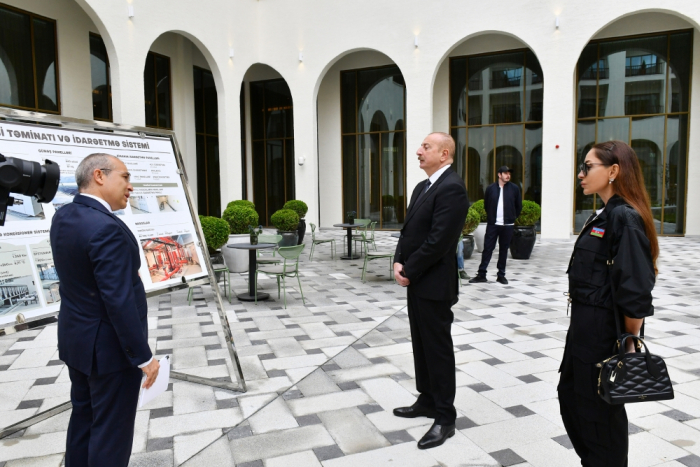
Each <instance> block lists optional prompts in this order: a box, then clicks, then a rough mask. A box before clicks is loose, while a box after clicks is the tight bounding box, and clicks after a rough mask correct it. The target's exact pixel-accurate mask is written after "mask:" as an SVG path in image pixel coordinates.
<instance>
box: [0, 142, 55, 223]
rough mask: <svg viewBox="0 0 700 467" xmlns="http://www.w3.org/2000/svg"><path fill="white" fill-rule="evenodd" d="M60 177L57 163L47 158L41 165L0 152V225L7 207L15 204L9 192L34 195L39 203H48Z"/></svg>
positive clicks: (53, 194) (3, 220) (3, 221)
mask: <svg viewBox="0 0 700 467" xmlns="http://www.w3.org/2000/svg"><path fill="white" fill-rule="evenodd" d="M60 179H61V170H60V168H59V167H58V164H57V163H55V162H52V161H50V160H48V159H46V164H45V165H41V164H39V163H38V162H31V161H25V160H24V159H18V158H16V157H5V156H3V155H2V154H0V226H3V225H5V217H6V215H7V207H8V206H10V205H12V204H15V199H14V198H13V197H12V196H10V193H17V194H20V195H24V196H34V197H36V199H37V201H39V202H40V203H50V202H51V200H52V199H53V197H54V196H56V191H57V190H58V182H59V180H60Z"/></svg>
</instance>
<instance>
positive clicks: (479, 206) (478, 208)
mask: <svg viewBox="0 0 700 467" xmlns="http://www.w3.org/2000/svg"><path fill="white" fill-rule="evenodd" d="M469 210H470V211H471V210H474V212H476V213H477V215H478V216H479V222H486V209H484V200H483V199H480V200H479V201H477V202H476V203H474V204H472V205H471V207H470V208H469Z"/></svg>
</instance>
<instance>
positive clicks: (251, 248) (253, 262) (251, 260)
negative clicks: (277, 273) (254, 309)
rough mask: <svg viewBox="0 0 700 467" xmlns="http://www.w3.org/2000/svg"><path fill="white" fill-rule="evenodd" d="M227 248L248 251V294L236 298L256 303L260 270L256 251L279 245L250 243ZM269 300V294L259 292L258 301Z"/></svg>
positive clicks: (236, 244)
mask: <svg viewBox="0 0 700 467" xmlns="http://www.w3.org/2000/svg"><path fill="white" fill-rule="evenodd" d="M226 246H227V247H228V248H235V249H236V250H248V293H242V294H238V295H236V297H237V298H238V299H239V300H241V301H243V302H253V301H255V271H256V269H257V268H258V259H257V257H258V256H257V251H256V250H265V249H268V248H275V247H276V246H277V244H276V243H258V244H257V245H251V244H250V243H232V244H231V245H226ZM268 298H270V294H269V293H265V292H258V301H261V300H267V299H268Z"/></svg>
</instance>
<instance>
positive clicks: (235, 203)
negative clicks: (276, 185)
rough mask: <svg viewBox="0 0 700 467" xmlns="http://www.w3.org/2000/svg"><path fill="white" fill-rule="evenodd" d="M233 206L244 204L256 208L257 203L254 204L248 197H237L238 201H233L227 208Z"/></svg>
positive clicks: (245, 206) (246, 206)
mask: <svg viewBox="0 0 700 467" xmlns="http://www.w3.org/2000/svg"><path fill="white" fill-rule="evenodd" d="M231 206H243V207H244V208H251V209H255V204H253V202H252V201H248V200H246V199H237V200H236V201H231V202H230V203H228V204H227V205H226V207H227V208H230V207H231Z"/></svg>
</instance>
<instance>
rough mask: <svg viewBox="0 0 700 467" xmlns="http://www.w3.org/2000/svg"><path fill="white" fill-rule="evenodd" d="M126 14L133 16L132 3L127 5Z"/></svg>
mask: <svg viewBox="0 0 700 467" xmlns="http://www.w3.org/2000/svg"><path fill="white" fill-rule="evenodd" d="M126 14H127V15H129V18H133V17H134V5H127V7H126Z"/></svg>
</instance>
